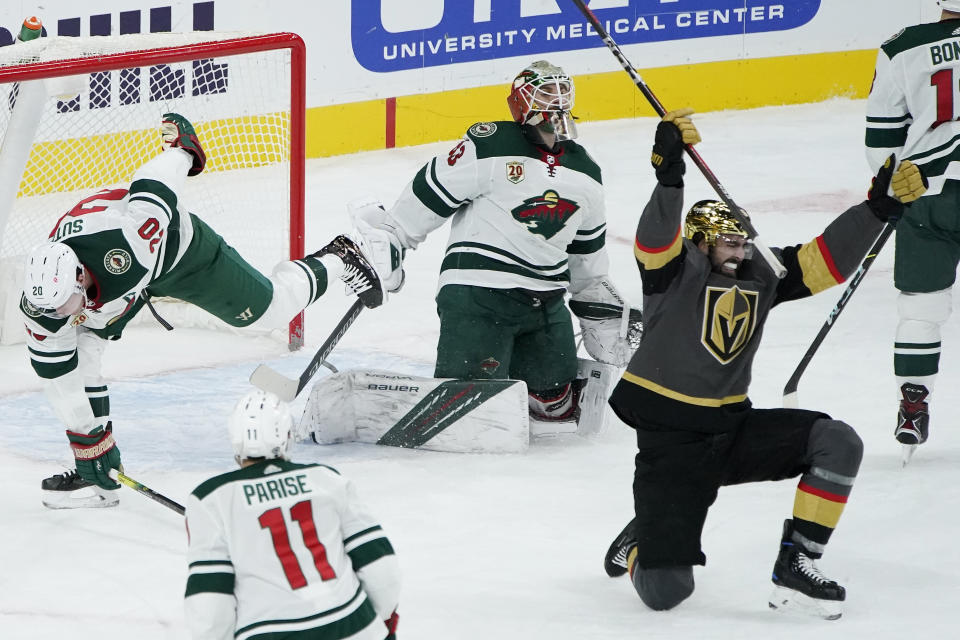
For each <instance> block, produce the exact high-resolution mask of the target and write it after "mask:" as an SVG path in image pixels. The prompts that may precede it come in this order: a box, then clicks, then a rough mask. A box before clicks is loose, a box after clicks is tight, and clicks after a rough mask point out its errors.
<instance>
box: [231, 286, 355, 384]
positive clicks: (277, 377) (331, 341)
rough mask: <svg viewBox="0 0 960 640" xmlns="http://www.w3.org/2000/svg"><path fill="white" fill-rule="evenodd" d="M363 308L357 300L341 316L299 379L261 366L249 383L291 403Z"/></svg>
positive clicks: (252, 375) (251, 376)
mask: <svg viewBox="0 0 960 640" xmlns="http://www.w3.org/2000/svg"><path fill="white" fill-rule="evenodd" d="M363 308H364V307H363V302H361V301H360V299H359V298H357V300H356V302H354V303H353V306H351V307H350V309H349V310H348V311H347V313H346V315H345V316H343V318H341V319H340V322H338V323H337V326H336V327H334V328H333V333H331V334H330V337H329V338H327V339H326V341H325V342H324V343H323V344H322V345H320V348H319V349H317V353H316V354H315V355H314V356H313V360H311V361H310V364H308V365H307V368H306V369H304V371H303V373H301V374H300V377H299V378H297V379H293V378H288V377H287V376H285V375H283V374H282V373H278V372H277V371H275V370H273V369H271V368H270V367H268V366H267V365H265V364H261V365H260V366H259V367H257V368H256V369H255V370H254V371H253V373H252V374H250V382H251V383H252V384H253V385H254V386H255V387H258V388H260V389H263V390H264V391H268V392H270V393H275V394H277V396H279V398H280V399H281V400H283V401H284V402H293V400H295V399H296V397H297V396H299V395H300V392H301V391H303V388H304V387H305V386H307V383H308V382H310V378H312V377H313V374H315V373H316V372H317V369H319V368H320V366H321V365H322V364H323V361H324V360H326V359H327V356H329V355H330V352H331V351H333V348H334V347H335V346H337V343H338V342H340V338H342V337H343V334H345V333H346V332H347V329H349V328H350V325H352V324H353V321H354V320H356V319H357V316H359V315H360V312H361V311H363Z"/></svg>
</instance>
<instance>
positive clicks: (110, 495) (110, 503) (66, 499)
mask: <svg viewBox="0 0 960 640" xmlns="http://www.w3.org/2000/svg"><path fill="white" fill-rule="evenodd" d="M76 494H80V495H76ZM41 501H42V502H43V506H45V507H46V508H48V509H102V508H104V507H115V506H117V505H118V504H120V497H119V496H118V495H117V492H116V491H102V492H100V491H96V490H94V489H92V488H90V487H86V488H84V489H77V490H76V491H44V492H43V498H42V500H41Z"/></svg>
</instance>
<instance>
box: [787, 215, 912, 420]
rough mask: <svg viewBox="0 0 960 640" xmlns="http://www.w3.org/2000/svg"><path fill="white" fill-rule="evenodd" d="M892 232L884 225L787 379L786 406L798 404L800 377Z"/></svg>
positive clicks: (889, 227) (891, 229)
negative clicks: (797, 395)
mask: <svg viewBox="0 0 960 640" xmlns="http://www.w3.org/2000/svg"><path fill="white" fill-rule="evenodd" d="M892 233H893V225H891V224H887V225H885V226H884V227H883V231H881V232H880V235H879V236H877V239H876V240H875V241H874V243H873V246H872V247H870V250H869V251H867V255H866V257H865V258H864V259H863V262H861V263H860V267H859V268H858V269H857V271H856V273H854V274H853V277H852V278H851V279H850V284H848V285H847V288H846V289H844V291H843V294H841V296H840V299H839V300H838V301H837V304H836V305H834V307H833V309H832V310H831V311H830V313H829V314H828V315H827V320H826V322H824V323H823V326H822V327H820V332H819V333H818V334H817V337H816V338H814V339H813V342H812V343H811V344H810V346H809V347H808V348H807V352H806V353H805V354H803V357H802V358H801V359H800V363H799V364H798V365H797V368H796V369H794V371H793V375H792V376H790V379H789V380H787V384H786V385H784V387H783V404H784V406H794V407H795V406H797V405H798V402H797V399H796V394H797V387H798V386H799V385H800V377H801V376H802V375H803V372H804V371H806V369H807V365H809V364H810V361H811V360H813V356H814V354H815V353H816V352H817V350H818V349H819V348H820V344H821V343H822V342H823V340H824V338H826V337H827V334H828V333H830V329H832V328H833V325H834V323H835V322H836V321H837V317H838V316H839V315H840V313H841V312H842V311H843V310H844V308H846V306H847V303H848V302H850V298H851V296H853V292H854V291H856V290H857V287H859V286H860V282H862V281H863V277H864V276H865V275H867V270H869V269H870V265H872V264H873V261H874V260H875V259H876V257H877V255H878V254H879V253H880V250H881V249H883V245H884V244H886V242H887V239H888V238H890V235H891V234H892Z"/></svg>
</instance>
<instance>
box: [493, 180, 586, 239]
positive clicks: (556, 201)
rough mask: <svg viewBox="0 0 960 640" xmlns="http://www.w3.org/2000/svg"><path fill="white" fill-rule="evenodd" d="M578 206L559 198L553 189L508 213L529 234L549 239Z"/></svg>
mask: <svg viewBox="0 0 960 640" xmlns="http://www.w3.org/2000/svg"><path fill="white" fill-rule="evenodd" d="M579 208H580V205H579V204H577V203H576V202H574V201H573V200H567V199H566V198H561V197H560V194H559V193H557V192H556V191H554V190H553V189H547V190H546V191H544V192H543V195H542V196H533V197H532V198H527V199H526V200H524V201H523V204H521V205H520V206H519V207H515V208H514V209H513V210H511V211H510V213H512V214H513V217H514V219H516V220H517V221H518V222H520V223H521V224H524V225H526V227H527V230H528V231H529V232H530V233H539V234H540V235H542V236H543V237H544V238H547V239H550V238H552V237H553V236H554V235H556V233H557V232H558V231H560V229H563V226H564V225H565V224H567V221H568V220H570V216H572V215H573V214H574V213H576V212H577V210H578V209H579Z"/></svg>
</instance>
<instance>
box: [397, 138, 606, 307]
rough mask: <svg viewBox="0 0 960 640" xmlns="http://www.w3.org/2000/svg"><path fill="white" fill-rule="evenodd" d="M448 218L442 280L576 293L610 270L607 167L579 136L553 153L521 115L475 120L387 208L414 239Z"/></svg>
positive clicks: (406, 238) (408, 240) (412, 242)
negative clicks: (525, 127)
mask: <svg viewBox="0 0 960 640" xmlns="http://www.w3.org/2000/svg"><path fill="white" fill-rule="evenodd" d="M448 218H452V224H451V229H450V238H449V240H448V242H447V250H446V255H445V256H444V259H443V263H442V264H441V267H440V287H443V286H444V285H447V284H462V285H475V286H482V287H491V288H495V289H513V288H520V289H528V290H533V291H552V290H557V289H569V290H570V291H571V292H573V293H576V292H578V291H581V290H582V289H584V288H586V287H587V286H589V285H590V284H592V283H595V282H597V281H599V280H600V279H602V278H603V277H604V276H606V274H607V270H608V268H609V261H608V257H607V253H606V249H605V247H604V242H605V234H606V214H605V209H604V198H603V185H602V182H601V175H600V168H599V167H598V166H597V164H596V163H595V162H594V161H593V159H592V158H591V157H590V155H589V154H588V153H587V152H586V150H585V149H584V148H583V147H581V146H580V145H578V144H577V143H575V142H572V141H564V142H562V143H560V147H559V149H558V150H557V151H556V152H549V151H547V150H545V149H544V148H542V147H540V146H537V145H534V144H532V143H531V142H530V141H529V140H528V139H527V138H526V136H525V135H524V134H523V131H522V129H521V127H520V126H519V125H517V124H516V123H514V122H509V121H507V122H481V123H477V124H474V125H473V126H472V127H470V129H469V130H468V131H467V133H466V135H465V136H464V138H463V139H462V140H460V141H459V142H457V144H456V145H455V146H454V147H453V149H451V150H450V152H449V153H446V154H441V155H438V156H436V157H435V158H433V159H431V160H430V162H428V163H427V164H426V165H425V166H424V167H423V168H421V169H420V171H419V172H418V173H417V175H416V176H415V177H414V179H413V180H412V181H411V182H410V183H409V184H408V185H407V186H406V187H405V188H404V190H403V193H402V194H401V195H400V197H399V199H398V200H397V202H396V204H395V205H394V206H393V208H392V209H390V211H389V212H388V222H389V223H390V224H391V225H392V226H394V227H396V228H398V229H399V230H400V231H401V232H402V234H401V240H402V241H403V242H404V244H405V245H406V246H408V247H416V246H417V244H419V243H420V242H422V241H423V240H424V238H425V237H426V236H427V234H428V233H430V232H431V231H433V230H434V229H437V228H438V227H440V226H441V225H443V223H444V222H445V221H446V220H447V219H448Z"/></svg>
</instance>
